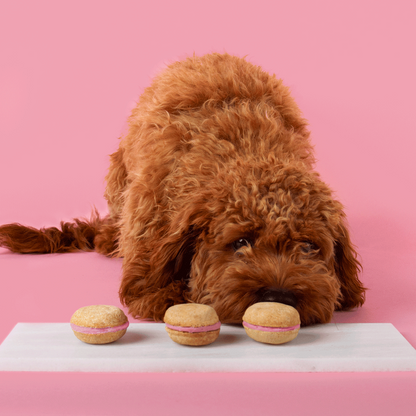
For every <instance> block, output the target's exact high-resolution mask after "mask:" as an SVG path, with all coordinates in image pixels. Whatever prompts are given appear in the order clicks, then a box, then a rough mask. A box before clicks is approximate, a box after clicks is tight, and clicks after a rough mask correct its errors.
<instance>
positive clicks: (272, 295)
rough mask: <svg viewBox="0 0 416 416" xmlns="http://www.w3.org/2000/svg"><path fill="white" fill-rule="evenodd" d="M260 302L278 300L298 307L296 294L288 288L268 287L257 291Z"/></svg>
mask: <svg viewBox="0 0 416 416" xmlns="http://www.w3.org/2000/svg"><path fill="white" fill-rule="evenodd" d="M257 295H258V298H259V302H278V303H283V304H285V305H289V306H292V307H293V308H296V306H297V304H298V300H297V298H296V295H295V294H294V293H293V292H292V291H291V290H288V289H283V288H275V287H266V288H264V289H261V290H259V291H258V292H257Z"/></svg>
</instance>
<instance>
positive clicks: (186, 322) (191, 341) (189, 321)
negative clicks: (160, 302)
mask: <svg viewBox="0 0 416 416" xmlns="http://www.w3.org/2000/svg"><path fill="white" fill-rule="evenodd" d="M163 320H164V322H165V324H166V327H165V328H166V331H167V333H168V334H169V336H170V338H171V339H172V340H173V341H175V342H177V343H178V344H182V345H194V346H199V345H208V344H211V343H212V342H214V341H215V340H216V339H217V338H218V335H219V334H220V327H221V322H220V321H219V319H218V315H217V313H216V312H215V310H214V308H212V307H211V306H208V305H201V304H197V303H184V304H180V305H174V306H171V307H170V308H169V309H168V310H167V311H166V313H165V316H164V318H163Z"/></svg>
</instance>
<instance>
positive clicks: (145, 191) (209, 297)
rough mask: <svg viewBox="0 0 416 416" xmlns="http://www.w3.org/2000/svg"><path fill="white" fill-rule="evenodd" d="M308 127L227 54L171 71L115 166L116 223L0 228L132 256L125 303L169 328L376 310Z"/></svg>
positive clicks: (31, 248) (263, 77) (13, 242)
mask: <svg viewBox="0 0 416 416" xmlns="http://www.w3.org/2000/svg"><path fill="white" fill-rule="evenodd" d="M313 165H314V156H313V148H312V146H311V144H310V141H309V131H308V129H307V123H306V121H305V120H304V119H303V118H302V115H301V112H300V110H299V108H298V107H297V105H296V103H295V102H294V100H293V99H292V97H291V96H290V94H289V90H288V88H286V87H285V86H284V85H283V84H282V82H281V80H278V79H276V77H275V76H274V75H273V76H271V75H269V74H267V73H266V72H264V71H262V70H261V69H260V68H259V67H257V66H254V65H252V64H251V63H249V62H247V61H246V60H244V59H241V58H238V57H234V56H230V55H228V54H210V55H205V56H203V57H196V56H194V57H191V58H188V59H186V60H184V61H181V62H176V63H174V64H172V65H170V66H169V67H168V68H167V69H166V70H165V71H164V72H163V73H161V74H160V75H159V76H157V77H156V79H155V80H154V82H153V84H152V85H151V86H150V87H149V88H147V89H146V90H145V92H144V94H143V95H142V96H141V98H140V101H139V103H138V105H137V107H136V108H135V109H134V110H133V113H132V115H131V117H130V119H129V131H128V134H127V135H126V137H124V138H123V139H122V140H121V142H120V146H119V149H118V150H117V152H116V153H114V154H113V155H111V165H110V170H109V173H108V175H107V189H106V195H105V196H106V199H107V201H108V205H109V211H110V213H109V215H108V216H107V217H106V218H103V219H101V218H100V217H99V216H98V215H97V214H96V213H95V214H94V215H93V216H92V218H91V220H89V221H86V220H78V219H77V220H74V221H75V222H74V223H61V230H58V229H57V228H47V229H41V230H36V229H34V228H31V227H24V226H21V225H19V224H9V225H4V226H2V227H0V244H1V245H2V246H4V247H7V248H9V249H10V250H12V251H15V252H20V253H45V252H48V253H50V252H68V251H76V250H94V249H95V250H96V251H98V252H100V253H103V254H106V255H110V256H119V257H123V278H122V282H121V288H120V299H121V301H122V303H123V304H124V305H126V306H128V308H129V312H130V314H131V315H132V316H134V317H141V318H153V319H155V320H161V319H162V318H163V315H164V313H165V311H166V309H167V308H168V307H169V306H171V305H174V304H177V303H184V302H198V303H204V304H208V305H211V306H213V307H214V308H215V310H216V311H217V313H218V315H219V317H220V320H221V321H222V322H224V323H227V322H228V323H233V322H238V323H241V320H242V319H241V318H242V316H243V313H244V311H245V309H246V308H247V307H248V306H250V305H251V304H253V303H255V302H258V301H277V302H282V303H286V304H289V305H292V306H294V307H296V308H297V310H298V311H299V314H300V316H301V321H302V325H308V324H313V323H319V322H322V323H324V322H328V321H330V320H331V317H332V314H333V312H334V310H346V309H350V308H353V307H356V306H360V305H362V304H363V302H364V298H365V296H364V295H365V288H364V287H363V285H362V284H361V282H360V281H359V279H358V272H359V271H360V268H361V266H360V263H359V262H358V261H357V258H356V257H357V253H356V251H355V250H354V248H353V246H352V244H351V241H350V237H349V233H348V230H347V225H346V218H345V215H344V212H343V206H342V205H341V203H340V202H338V201H336V200H335V199H334V198H333V196H332V192H331V190H330V188H329V187H328V186H327V185H326V184H325V183H323V182H322V181H321V180H320V178H319V175H318V174H317V173H316V172H314V170H313Z"/></svg>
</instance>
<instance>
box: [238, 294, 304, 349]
mask: <svg viewBox="0 0 416 416" xmlns="http://www.w3.org/2000/svg"><path fill="white" fill-rule="evenodd" d="M243 326H244V329H245V330H246V333H247V335H248V336H249V337H250V338H252V339H254V340H255V341H258V342H263V343H265V344H284V343H285V342H289V341H292V340H293V339H295V338H296V337H297V335H298V332H299V328H300V317H299V312H298V311H297V310H296V309H295V308H292V306H288V305H284V304H282V303H276V302H259V303H255V304H254V305H251V306H250V307H248V308H247V309H246V311H245V313H244V316H243Z"/></svg>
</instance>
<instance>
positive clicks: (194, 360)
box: [0, 323, 416, 372]
mask: <svg viewBox="0 0 416 416" xmlns="http://www.w3.org/2000/svg"><path fill="white" fill-rule="evenodd" d="M0 370H2V371H85V372H351V371H352V372H357V371H366V372H368V371H416V350H415V349H414V348H413V347H412V346H411V345H410V344H409V343H408V342H407V341H406V339H405V338H404V337H403V336H402V335H401V334H400V333H399V332H398V331H397V329H396V328H395V327H394V326H393V325H392V324H380V323H377V324H368V323H365V324H326V325H317V326H313V327H306V328H301V330H300V332H299V335H298V337H297V338H296V339H295V340H293V341H291V342H289V343H287V344H282V345H268V344H261V343H258V342H256V341H253V340H252V339H251V338H249V337H248V336H247V335H246V333H245V331H244V329H243V328H242V327H239V326H233V325H223V326H222V327H221V332H220V336H219V337H218V339H217V341H215V342H214V343H213V344H211V345H208V346H203V347H188V346H183V345H178V344H176V343H174V342H173V341H172V340H171V339H170V338H169V336H168V334H167V333H166V331H165V328H164V324H161V323H132V324H130V327H129V329H128V331H127V333H126V335H125V336H124V337H123V338H121V339H120V340H118V341H116V342H114V343H111V344H105V345H89V344H85V343H83V342H81V341H79V340H78V339H77V338H76V337H75V336H74V334H73V332H72V330H71V328H70V326H69V324H68V323H18V324H17V325H16V326H15V327H14V329H13V330H12V331H11V332H10V334H9V335H8V337H7V338H6V339H5V340H4V342H3V343H2V345H1V346H0Z"/></svg>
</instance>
